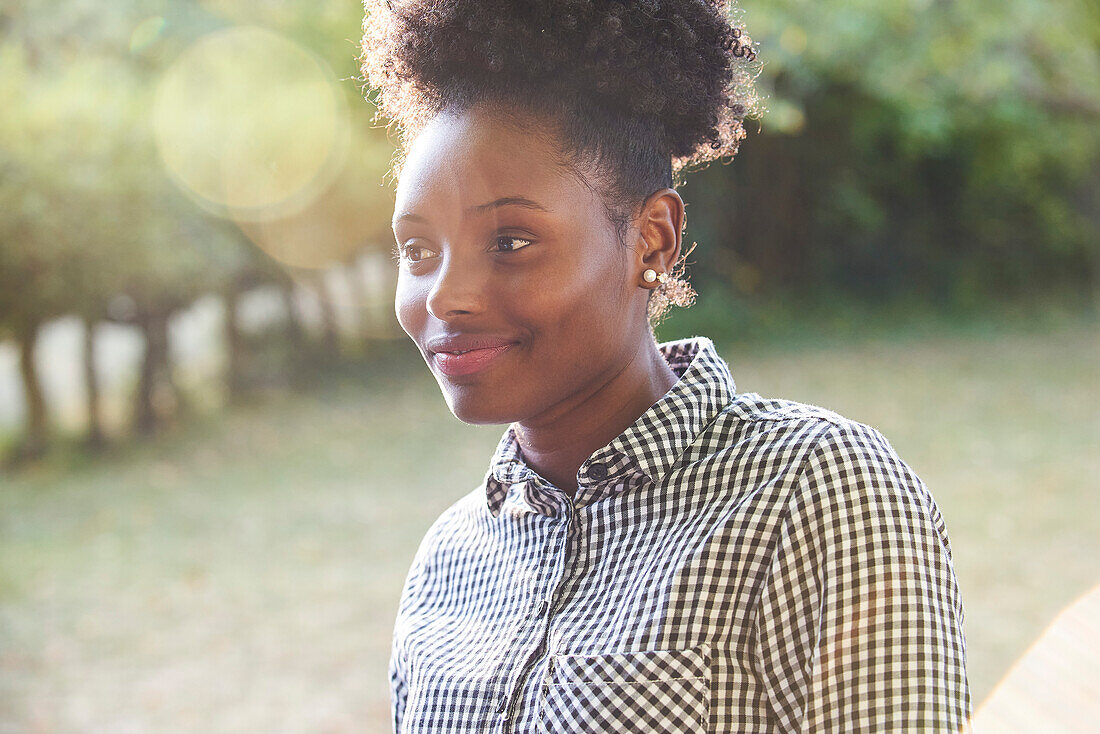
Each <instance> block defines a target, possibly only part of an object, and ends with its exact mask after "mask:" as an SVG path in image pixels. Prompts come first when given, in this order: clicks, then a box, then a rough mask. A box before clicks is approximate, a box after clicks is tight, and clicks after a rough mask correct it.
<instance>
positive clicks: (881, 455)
mask: <svg viewBox="0 0 1100 734" xmlns="http://www.w3.org/2000/svg"><path fill="white" fill-rule="evenodd" d="M696 448H697V451H698V452H699V454H700V455H699V456H698V457H697V459H698V458H704V456H705V455H709V456H710V457H712V458H714V459H722V460H733V461H735V462H736V463H737V464H738V465H739V466H741V467H746V468H751V470H752V471H751V473H752V474H753V475H754V476H757V477H768V478H769V479H772V480H776V481H778V482H780V483H781V484H782V485H785V486H786V488H787V490H788V499H790V500H791V501H792V502H794V503H805V504H811V505H814V506H817V507H818V508H822V507H823V506H838V505H840V506H841V508H842V509H844V510H846V511H847V512H849V513H851V512H861V511H863V510H866V509H867V508H868V507H869V506H875V507H877V508H880V509H882V508H885V506H886V505H891V504H893V505H906V506H911V507H918V506H919V508H920V509H922V510H923V512H925V513H927V514H928V515H929V516H932V517H933V518H935V520H936V522H937V523H942V520H941V518H940V517H939V510H938V508H937V507H936V505H935V501H934V500H933V498H932V495H931V493H930V492H929V490H928V488H927V487H926V486H925V484H924V483H923V482H922V481H921V479H920V477H919V476H918V475H917V473H916V471H914V469H913V468H912V467H911V466H910V465H909V464H908V463H906V462H905V461H904V460H903V459H902V458H901V456H900V455H899V454H898V452H897V451H896V450H895V448H894V446H893V445H892V444H891V443H890V441H889V440H888V439H887V438H886V436H885V435H883V433H882V432H881V431H879V430H878V429H877V428H875V427H873V426H871V425H868V424H866V423H862V422H860V421H858V420H854V419H852V418H849V417H847V416H844V415H841V414H840V413H837V412H836V411H833V410H830V409H828V408H823V407H821V406H818V405H812V404H809V403H803V402H798V401H795V400H787V399H782V398H766V397H762V396H760V395H758V394H757V393H738V394H737V395H735V396H734V397H733V399H732V400H731V402H730V404H729V405H728V406H727V407H726V408H725V410H723V412H722V414H721V415H720V416H719V417H718V419H717V420H715V421H714V422H713V423H712V425H711V426H710V429H709V430H708V431H707V435H706V436H705V437H704V440H702V441H700V442H699V445H698V446H697V447H696Z"/></svg>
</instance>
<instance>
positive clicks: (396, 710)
mask: <svg viewBox="0 0 1100 734" xmlns="http://www.w3.org/2000/svg"><path fill="white" fill-rule="evenodd" d="M389 672H390V715H391V720H392V722H393V734H400V732H401V720H402V719H403V718H404V716H405V701H406V699H407V698H408V694H409V687H408V683H407V682H406V678H405V661H404V659H403V657H402V655H401V652H400V651H399V650H398V649H397V644H396V640H395V641H394V644H393V646H392V648H391V651H390V664H389Z"/></svg>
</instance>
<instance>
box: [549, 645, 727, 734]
mask: <svg viewBox="0 0 1100 734" xmlns="http://www.w3.org/2000/svg"><path fill="white" fill-rule="evenodd" d="M540 703H541V710H540V711H539V718H538V721H539V729H540V731H541V732H545V733H546V734H551V733H552V734H565V733H566V732H569V733H570V734H572V733H574V732H575V733H577V734H580V733H582V732H606V733H608V734H613V733H616V732H638V733H639V734H641V733H642V732H645V733H646V734H689V733H690V734H703V733H704V732H706V731H707V725H708V720H709V715H710V647H709V645H705V644H703V645H699V646H696V647H692V648H686V649H682V650H642V651H637V652H620V653H608V654H600V655H554V656H552V657H551V659H550V670H549V672H548V674H547V676H546V681H545V684H544V685H543V687H542V701H541V702H540Z"/></svg>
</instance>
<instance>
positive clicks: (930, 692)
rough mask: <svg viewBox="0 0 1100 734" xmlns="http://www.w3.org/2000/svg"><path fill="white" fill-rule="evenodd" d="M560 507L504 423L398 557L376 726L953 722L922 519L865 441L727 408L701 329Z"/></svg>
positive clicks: (809, 728) (671, 351)
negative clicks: (413, 546) (397, 592)
mask: <svg viewBox="0 0 1100 734" xmlns="http://www.w3.org/2000/svg"><path fill="white" fill-rule="evenodd" d="M659 346H660V349H661V353H662V354H663V355H664V357H665V359H666V360H667V361H668V363H669V365H670V366H671V367H672V369H673V370H674V371H675V372H676V374H677V375H678V377H679V381H678V382H677V383H676V385H675V386H673V388H672V389H671V390H670V391H669V392H668V393H667V394H666V395H664V396H663V397H662V398H661V399H660V400H659V401H658V402H657V403H656V404H654V405H653V406H652V407H651V408H650V409H649V410H648V411H646V412H645V413H644V414H643V415H642V416H641V417H639V418H638V420H637V421H636V422H635V423H634V424H633V425H632V426H630V427H629V428H628V429H627V430H626V431H624V432H623V433H622V434H620V435H619V436H618V437H617V438H616V439H615V440H613V441H612V442H611V443H610V444H608V445H607V446H605V447H603V448H601V449H599V450H598V451H596V452H595V453H594V454H592V455H591V456H590V457H589V458H588V460H586V461H585V462H584V464H582V465H581V467H580V470H579V472H578V481H579V485H580V486H579V488H578V490H577V493H576V496H575V498H574V499H573V500H572V501H570V500H569V498H568V497H567V496H566V495H565V494H564V493H562V492H561V491H560V490H558V489H556V488H555V487H553V486H551V485H550V484H549V483H548V482H546V481H545V480H544V479H542V478H541V477H540V476H538V475H537V474H536V473H535V472H534V471H533V470H531V469H530V468H529V467H528V466H526V464H525V463H524V461H523V457H522V452H521V450H520V447H519V444H518V443H517V441H516V437H515V433H514V431H513V426H509V427H508V429H507V430H506V431H505V433H504V435H503V436H502V437H501V440H500V443H499V445H498V447H497V450H496V453H495V454H494V456H493V458H492V462H491V466H490V469H489V471H488V472H487V473H486V476H485V479H484V481H483V483H482V484H481V485H479V486H478V487H477V488H475V489H474V490H473V491H472V492H470V493H469V494H467V495H466V496H465V497H463V498H461V499H460V500H458V501H457V502H456V503H455V504H454V505H452V506H451V507H450V508H448V509H447V510H446V511H445V512H444V513H443V514H442V515H440V517H439V518H438V519H437V520H436V521H435V523H433V525H432V526H431V528H430V529H429V530H428V532H427V534H426V535H425V537H424V540H423V541H422V542H421V544H420V547H419V549H418V551H417V553H416V556H415V558H414V560H413V564H412V568H411V569H410V571H409V575H408V578H407V580H406V583H405V588H404V590H403V592H402V596H401V602H400V605H399V610H398V617H397V622H396V625H395V628H394V636H393V651H392V655H391V658H390V682H391V686H392V703H393V725H394V731H395V732H399V733H400V734H412V733H414V732H417V733H420V732H425V733H426V732H432V733H433V734H438V733H440V732H462V733H463V734H467V733H472V732H486V733H489V734H505V733H506V732H518V733H521V734H527V733H528V732H554V733H568V732H592V733H593V734H596V733H600V732H693V733H694V732H715V733H717V732H739V733H741V732H744V733H754V732H760V733H763V732H769V733H771V732H918V731H919V732H958V731H968V730H969V727H968V724H967V722H968V719H969V715H970V707H971V704H970V692H969V687H968V684H967V677H966V648H965V642H964V636H963V607H962V601H961V598H960V595H959V588H958V584H957V581H956V577H955V573H954V569H953V566H952V559H951V544H950V541H949V540H948V536H947V529H946V525H945V523H944V520H943V517H942V516H941V514H940V511H939V508H938V507H937V506H936V503H935V501H934V500H933V498H932V495H931V494H930V493H929V491H928V489H927V488H926V487H925V486H924V484H923V483H922V482H921V480H920V479H919V478H918V477H917V475H916V474H914V472H913V471H912V469H911V468H910V467H909V466H908V465H906V464H905V463H904V462H903V461H902V460H901V459H900V458H899V457H898V455H897V454H896V452H895V451H894V449H893V448H892V447H891V446H890V444H889V442H888V441H887V440H886V439H885V438H884V437H883V436H882V435H881V434H880V433H879V432H878V431H876V430H875V429H874V428H871V427H869V426H866V425H864V424H862V423H857V422H855V421H852V420H849V419H846V418H844V417H842V416H840V415H838V414H836V413H834V412H832V411H829V410H825V409H824V408H819V407H816V406H811V405H806V404H802V403H796V402H793V401H788V400H775V399H766V398H762V397H761V396H759V395H757V394H755V393H742V394H737V393H736V392H735V390H734V383H733V379H732V378H731V376H730V373H729V368H728V366H727V365H726V363H725V362H724V361H723V360H722V359H721V358H720V357H719V356H718V354H717V353H716V351H715V349H714V345H713V344H712V343H711V341H710V340H709V339H706V338H705V337H694V338H691V339H682V340H679V341H674V342H666V343H663V344H660V345H659Z"/></svg>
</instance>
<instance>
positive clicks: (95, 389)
mask: <svg viewBox="0 0 1100 734" xmlns="http://www.w3.org/2000/svg"><path fill="white" fill-rule="evenodd" d="M95 329H96V322H95V319H93V318H91V317H90V316H85V317H84V396H85V400H86V405H87V416H88V417H87V425H88V428H87V435H86V436H85V439H84V441H85V444H86V445H87V446H88V447H89V448H91V449H97V450H98V449H101V448H103V446H104V444H105V443H106V441H105V437H104V432H103V417H102V412H101V410H100V398H99V373H98V371H97V369H96V363H95Z"/></svg>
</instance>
